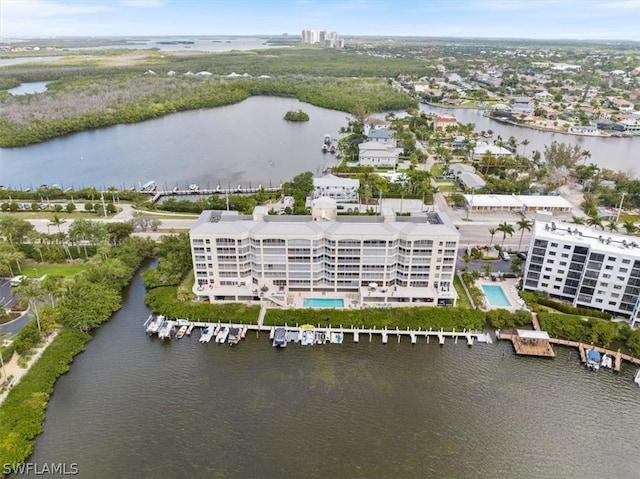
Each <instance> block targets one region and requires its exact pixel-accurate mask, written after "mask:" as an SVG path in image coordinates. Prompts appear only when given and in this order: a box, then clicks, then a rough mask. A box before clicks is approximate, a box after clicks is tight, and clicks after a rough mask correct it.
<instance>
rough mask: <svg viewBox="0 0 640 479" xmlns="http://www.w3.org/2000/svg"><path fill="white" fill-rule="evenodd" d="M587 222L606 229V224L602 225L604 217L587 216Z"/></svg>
mask: <svg viewBox="0 0 640 479" xmlns="http://www.w3.org/2000/svg"><path fill="white" fill-rule="evenodd" d="M587 224H588V225H589V226H593V227H594V228H600V229H601V230H603V231H604V226H603V225H602V218H600V217H599V216H597V215H592V216H589V218H587Z"/></svg>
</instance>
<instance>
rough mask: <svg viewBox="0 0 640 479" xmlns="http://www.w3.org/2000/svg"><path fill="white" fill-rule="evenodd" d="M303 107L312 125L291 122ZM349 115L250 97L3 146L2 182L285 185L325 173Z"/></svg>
mask: <svg viewBox="0 0 640 479" xmlns="http://www.w3.org/2000/svg"><path fill="white" fill-rule="evenodd" d="M292 109H294V110H298V109H303V110H304V111H306V112H307V113H308V114H309V117H310V120H309V121H308V122H298V123H296V122H288V121H285V120H284V118H283V117H284V115H285V113H286V112H287V111H288V110H292ZM345 118H346V114H345V113H343V112H338V111H334V110H327V109H324V108H318V107H315V106H312V105H309V104H305V103H301V102H299V101H298V100H294V99H283V98H274V97H252V98H249V99H247V100H245V101H243V102H241V103H238V104H235V105H231V106H226V107H221V108H211V109H202V110H194V111H188V112H182V113H176V114H173V115H169V116H165V117H162V118H158V119H154V120H149V121H145V122H142V123H136V124H132V125H117V126H112V127H109V128H101V129H99V130H94V131H87V132H83V133H78V134H73V135H68V136H66V137H63V138H56V139H54V140H51V141H48V142H46V143H41V144H38V145H31V146H27V147H22V148H0V184H4V185H8V184H9V185H11V186H12V187H14V188H19V189H23V188H26V187H31V188H37V187H38V186H39V185H41V184H49V185H50V184H59V185H62V186H63V187H67V186H73V187H75V188H80V187H84V186H96V187H100V188H103V187H104V188H106V187H108V186H110V185H113V186H116V187H119V188H123V189H124V188H125V187H126V188H129V187H131V186H139V184H140V183H142V184H144V183H146V182H147V181H149V180H155V181H156V182H157V183H158V184H159V185H160V186H162V187H164V186H167V187H168V188H169V189H171V188H173V186H176V185H179V186H180V187H182V188H185V189H186V188H187V185H189V184H191V183H197V184H199V185H200V186H201V187H205V186H207V187H212V188H215V186H216V185H218V184H220V185H221V186H223V187H227V186H233V187H235V186H237V185H238V184H243V185H244V186H248V185H249V182H252V185H253V186H257V185H258V184H262V185H264V186H267V185H269V184H271V185H273V186H277V185H279V184H280V183H281V182H282V181H288V180H290V179H291V178H292V177H293V176H295V175H296V174H298V173H302V172H304V171H313V172H314V173H315V172H320V171H321V170H322V169H323V167H324V166H325V164H326V163H327V162H329V161H331V160H332V159H333V158H334V157H333V155H331V154H328V153H324V154H323V153H322V152H321V146H322V139H323V136H324V134H325V133H329V134H331V135H332V136H337V134H338V130H339V129H340V127H342V126H344V125H345V124H346V119H345Z"/></svg>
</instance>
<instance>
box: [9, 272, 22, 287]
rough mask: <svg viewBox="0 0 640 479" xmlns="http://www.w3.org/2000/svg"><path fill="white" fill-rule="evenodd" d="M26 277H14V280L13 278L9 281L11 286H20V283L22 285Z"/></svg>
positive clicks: (20, 275)
mask: <svg viewBox="0 0 640 479" xmlns="http://www.w3.org/2000/svg"><path fill="white" fill-rule="evenodd" d="M25 278H26V276H24V275H22V274H19V275H18V276H14V277H13V278H11V279H10V280H9V284H10V285H11V286H20V283H22V280H23V279H25Z"/></svg>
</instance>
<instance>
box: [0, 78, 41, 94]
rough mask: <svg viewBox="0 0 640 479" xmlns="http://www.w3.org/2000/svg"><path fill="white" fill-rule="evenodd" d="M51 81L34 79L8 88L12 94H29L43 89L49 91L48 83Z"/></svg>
mask: <svg viewBox="0 0 640 479" xmlns="http://www.w3.org/2000/svg"><path fill="white" fill-rule="evenodd" d="M48 83H49V82H46V81H34V82H28V83H22V84H20V86H17V87H15V88H9V89H8V90H7V92H8V93H11V94H12V95H28V94H33V93H41V92H43V91H47V84H48Z"/></svg>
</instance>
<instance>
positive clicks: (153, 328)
mask: <svg viewBox="0 0 640 479" xmlns="http://www.w3.org/2000/svg"><path fill="white" fill-rule="evenodd" d="M163 321H164V316H163V315H161V314H159V315H158V316H156V317H153V316H152V315H149V318H147V321H146V322H145V325H146V327H147V334H149V335H151V334H157V333H158V330H159V329H160V326H161V325H162V322H163Z"/></svg>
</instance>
